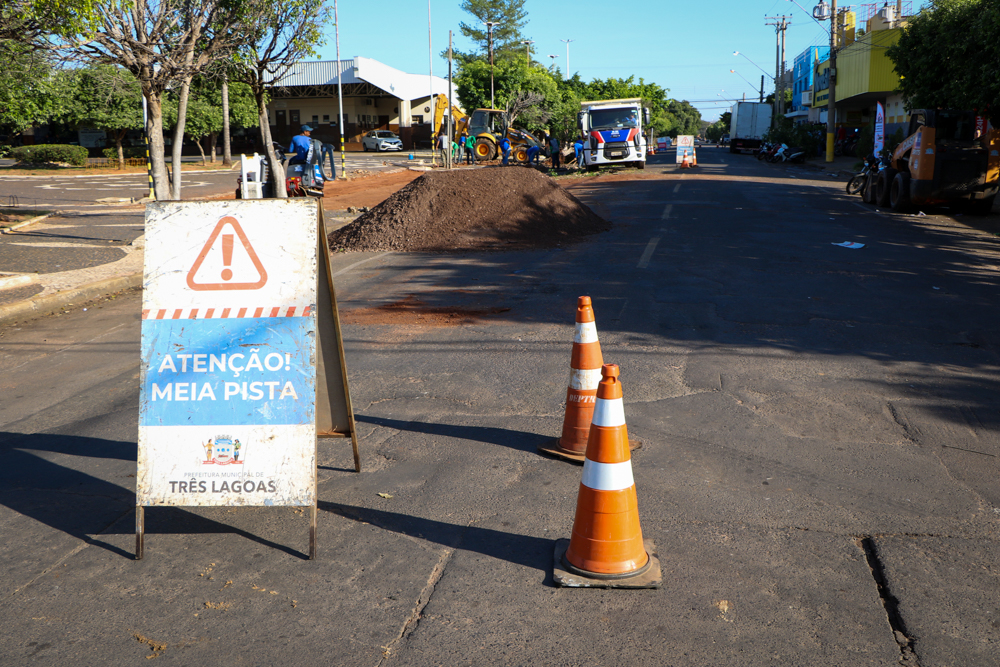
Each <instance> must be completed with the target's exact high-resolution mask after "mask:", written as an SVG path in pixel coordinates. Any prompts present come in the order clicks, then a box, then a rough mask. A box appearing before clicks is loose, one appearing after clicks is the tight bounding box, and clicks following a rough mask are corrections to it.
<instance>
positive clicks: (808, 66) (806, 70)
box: [785, 45, 830, 123]
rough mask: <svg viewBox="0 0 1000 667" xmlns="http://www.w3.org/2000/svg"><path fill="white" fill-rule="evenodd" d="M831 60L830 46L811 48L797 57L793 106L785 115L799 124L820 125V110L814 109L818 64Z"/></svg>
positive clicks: (793, 72) (793, 85) (794, 66)
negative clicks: (814, 88)
mask: <svg viewBox="0 0 1000 667" xmlns="http://www.w3.org/2000/svg"><path fill="white" fill-rule="evenodd" d="M829 59H830V46H829V45H826V46H810V47H809V48H808V49H806V50H805V51H803V52H802V53H800V54H799V55H797V56H795V61H794V65H793V66H792V77H793V78H792V104H791V107H790V108H789V110H788V113H786V114H785V117H786V118H792V119H794V120H795V122H797V123H819V122H821V121H820V117H819V113H820V111H819V109H817V108H814V107H813V99H812V95H813V83H814V78H815V75H816V64H817V63H820V62H823V61H825V60H829Z"/></svg>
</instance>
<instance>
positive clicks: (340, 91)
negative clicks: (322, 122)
mask: <svg viewBox="0 0 1000 667" xmlns="http://www.w3.org/2000/svg"><path fill="white" fill-rule="evenodd" d="M333 25H334V26H335V27H336V35H337V108H338V110H339V111H340V122H339V123H337V126H338V127H337V129H339V130H340V177H341V178H342V179H344V180H347V155H346V154H345V152H344V151H345V150H346V149H345V148H344V86H343V85H342V84H341V83H340V79H341V78H342V76H343V72H344V66H343V65H342V64H341V62H340V17H339V16H338V14H337V0H333ZM330 169H331V171H332V169H333V165H330Z"/></svg>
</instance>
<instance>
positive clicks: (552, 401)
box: [0, 148, 1000, 667]
mask: <svg viewBox="0 0 1000 667" xmlns="http://www.w3.org/2000/svg"><path fill="white" fill-rule="evenodd" d="M672 157H673V156H672V154H670V153H668V154H666V155H664V156H658V157H657V158H656V162H655V163H654V164H652V165H650V167H649V168H648V169H647V170H646V171H645V172H642V173H637V174H633V175H631V176H624V175H623V176H621V177H616V178H620V179H621V180H615V179H614V178H612V179H609V178H598V179H588V178H580V179H573V183H572V185H571V187H572V189H573V192H574V194H576V196H578V197H579V198H580V199H582V200H583V201H585V202H587V203H588V204H590V205H591V206H592V207H593V208H594V209H595V210H596V211H597V212H599V213H600V214H601V215H604V216H605V217H607V218H608V219H610V220H612V221H613V222H614V223H615V227H614V229H613V230H612V231H610V232H608V233H606V234H602V235H600V236H598V237H594V238H593V239H591V240H588V241H586V242H584V243H580V244H576V245H571V246H566V247H563V248H558V249H553V250H545V251H535V252H516V253H496V254H473V253H469V254H462V255H423V254H408V253H385V254H356V253H350V254H338V255H337V256H335V258H334V260H335V262H336V267H335V270H336V271H337V272H338V275H337V277H336V280H337V288H338V292H339V298H340V306H341V312H342V316H343V319H344V322H345V324H344V335H345V345H346V350H347V360H348V367H349V368H348V370H349V375H350V380H351V391H352V395H353V400H354V408H355V413H356V415H357V420H358V425H359V432H360V435H361V441H360V444H361V450H362V459H363V472H362V473H360V474H357V473H354V472H352V470H351V455H350V448H349V446H347V445H345V443H343V442H339V441H323V442H321V444H320V450H319V464H320V465H319V497H320V519H319V558H318V559H317V560H315V561H309V560H306V558H305V552H306V548H307V545H306V538H307V514H305V513H302V512H301V510H300V511H296V510H292V509H285V508H259V509H248V508H239V509H235V508H234V509H226V508H216V509H195V508H173V509H171V508H153V509H151V510H149V511H148V512H147V538H146V558H145V559H144V560H143V561H139V562H136V561H133V560H132V559H131V554H132V549H133V546H134V536H133V530H134V521H133V516H134V510H133V505H134V481H135V479H134V475H135V472H136V469H135V460H136V432H137V421H136V420H137V412H138V371H139V324H140V322H139V296H138V294H124V295H122V296H120V297H118V298H116V299H114V300H110V301H104V302H101V303H97V304H91V305H89V306H88V310H87V311H86V312H84V311H82V310H81V309H79V308H75V309H72V311H71V312H68V313H66V314H63V315H59V316H56V317H50V318H44V319H40V320H36V321H33V322H30V323H28V324H26V325H23V326H21V327H18V328H7V329H3V330H0V336H2V337H0V377H2V378H3V379H2V380H0V389H2V391H3V396H4V401H2V402H0V452H2V453H0V456H2V457H3V458H2V462H3V465H2V466H0V480H2V486H0V504H2V507H0V525H2V527H3V533H4V535H5V536H7V539H6V540H5V543H4V544H3V545H2V546H0V555H2V558H3V561H4V563H5V564H6V567H5V570H4V574H5V576H4V577H3V578H2V587H0V589H2V590H0V592H2V594H3V595H4V596H5V600H6V602H5V604H4V605H2V607H0V622H2V623H3V626H4V628H5V634H4V639H3V641H2V642H0V663H3V664H39V665H56V664H59V665H63V664H107V665H130V664H135V663H136V662H137V661H140V660H143V659H144V658H149V657H157V658H158V660H159V661H161V663H158V664H190V665H195V664H199V665H200V664H222V663H225V664H227V665H263V664H268V665H279V664H289V665H290V664H295V665H320V664H323V665H329V664H338V665H372V666H373V667H374V666H375V665H449V666H450V665H466V664H468V665H483V664H498V665H625V664H630V665H656V666H660V665H698V666H703V665H762V664H780V665H813V664H822V665H845V666H848V665H849V666H851V667H856V666H858V665H873V666H874V665H879V666H882V665H894V664H900V663H902V664H906V665H911V666H912V665H920V666H921V667H937V666H942V667H943V666H945V665H956V664H961V665H963V666H977V665H983V666H987V665H994V664H995V663H996V658H995V655H996V651H997V646H996V644H997V639H996V627H998V625H1000V619H998V618H996V614H997V612H996V604H995V600H996V599H997V597H998V594H1000V584H998V581H997V573H998V571H1000V559H998V556H997V548H996V547H997V527H998V525H1000V490H998V488H997V483H996V480H997V472H998V471H997V460H998V458H997V457H998V456H1000V440H998V437H997V426H998V420H1000V412H998V409H997V408H998V401H997V398H996V396H997V384H998V378H1000V376H998V367H1000V363H998V362H1000V359H998V354H997V352H998V348H997V345H998V341H997V339H996V332H997V331H998V330H1000V315H998V313H997V309H996V308H995V307H994V306H995V295H996V291H997V282H998V277H1000V273H998V272H1000V252H998V248H997V240H996V236H995V235H994V233H993V232H995V231H996V226H997V222H998V221H997V218H996V217H992V218H986V219H966V218H958V219H954V218H950V217H946V216H942V215H934V214H933V213H934V212H931V213H932V214H931V215H927V216H895V215H889V214H880V213H876V212H873V211H872V210H871V209H870V208H868V207H865V206H863V205H859V200H858V199H857V198H856V197H854V198H850V197H847V196H846V195H844V194H843V189H842V183H840V182H833V183H831V182H830V180H831V179H828V178H825V177H823V176H822V175H821V174H818V173H816V172H810V171H808V170H803V169H801V168H785V167H782V166H779V165H767V164H760V163H758V162H757V161H755V160H753V159H752V158H751V157H749V156H736V155H731V154H729V153H728V152H726V151H723V150H715V149H705V148H702V149H699V164H700V167H699V168H698V169H697V170H691V171H684V172H681V171H678V170H677V169H676V167H675V166H674V165H673V164H669V161H670V160H672ZM657 163H658V164H657ZM565 182H566V183H569V182H570V180H569V179H568V180H567V181H565ZM845 241H852V242H857V243H862V244H864V247H863V248H860V249H850V248H845V247H841V246H838V245H834V244H835V243H841V242H845ZM581 294H589V295H590V296H592V297H593V299H594V308H595V312H596V317H597V329H598V332H599V335H600V338H601V345H602V348H603V352H604V358H605V361H607V362H614V363H618V364H620V365H621V368H622V374H621V380H622V385H623V388H624V392H625V414H626V418H627V420H628V427H629V432H630V435H631V436H632V437H634V438H637V439H639V440H642V441H643V443H644V444H643V447H642V448H641V449H640V450H638V451H636V452H635V454H634V457H633V468H634V473H635V479H636V485H637V489H638V496H639V511H640V517H641V520H642V528H643V533H644V535H645V536H646V537H648V538H651V539H653V540H654V541H655V542H656V545H657V552H658V554H659V557H660V560H661V562H662V564H663V578H664V586H663V589H662V590H658V591H600V590H574V589H560V588H555V587H554V586H553V584H552V578H551V570H552V552H553V546H554V541H555V539H557V538H561V537H568V535H569V530H570V528H571V525H572V521H573V513H574V510H575V499H576V492H577V488H578V486H579V483H580V468H579V467H576V466H573V465H570V464H567V463H562V462H559V461H555V460H551V459H548V458H544V457H542V456H539V455H538V454H537V452H536V447H537V446H538V445H539V444H541V443H544V442H546V441H547V440H548V439H550V438H552V437H554V436H555V435H557V434H558V431H559V428H560V425H561V416H562V405H561V401H562V400H563V398H564V397H565V388H566V383H567V379H568V375H569V373H568V368H567V366H568V364H569V357H570V342H571V340H572V336H573V314H574V310H575V302H576V297H577V296H578V295H581ZM406 299H408V300H409V301H408V303H410V304H414V303H419V304H422V305H420V306H418V307H416V308H415V309H406V308H389V309H380V308H379V307H380V306H384V305H387V304H393V303H397V302H400V301H403V300H406ZM484 309H501V310H502V309H509V310H503V312H501V313H500V314H497V315H492V316H486V317H478V316H476V315H475V313H477V312H482V311H483V310H484ZM443 312H450V313H454V314H456V315H459V317H457V318H454V319H452V320H450V324H445V323H442V321H441V318H440V317H434V315H440V314H441V313H443ZM372 313H377V314H381V316H380V317H371V314H372ZM392 313H395V315H392ZM463 315H464V316H463ZM380 493H382V494H386V495H389V496H391V497H390V498H383V497H381V496H379V494H380Z"/></svg>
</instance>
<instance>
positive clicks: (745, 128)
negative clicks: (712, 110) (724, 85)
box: [729, 102, 771, 153]
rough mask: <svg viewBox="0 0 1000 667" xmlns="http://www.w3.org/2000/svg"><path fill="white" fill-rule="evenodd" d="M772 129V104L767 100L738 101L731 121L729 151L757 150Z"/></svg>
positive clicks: (734, 106)
mask: <svg viewBox="0 0 1000 667" xmlns="http://www.w3.org/2000/svg"><path fill="white" fill-rule="evenodd" d="M769 129H771V105H770V104H767V103H766V102H737V103H736V104H734V105H733V111H732V118H731V119H730V121H729V152H730V153H742V152H743V151H745V150H756V149H757V148H758V147H760V144H761V142H762V141H763V140H764V133H765V132H767V131H768V130H769Z"/></svg>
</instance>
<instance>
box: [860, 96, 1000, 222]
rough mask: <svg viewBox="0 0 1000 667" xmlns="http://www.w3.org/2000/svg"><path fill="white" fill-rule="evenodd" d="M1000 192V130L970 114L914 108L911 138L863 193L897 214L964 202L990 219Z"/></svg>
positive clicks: (911, 115) (870, 200)
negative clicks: (918, 208)
mask: <svg viewBox="0 0 1000 667" xmlns="http://www.w3.org/2000/svg"><path fill="white" fill-rule="evenodd" d="M872 186H874V187H872ZM998 189H1000V130H998V129H997V128H993V127H990V126H989V125H988V124H987V123H986V120H985V119H984V118H979V119H977V117H976V115H975V113H973V112H971V111H957V110H952V109H914V110H913V111H911V112H910V127H909V132H908V133H907V137H906V139H904V140H903V141H902V142H901V143H900V144H899V146H897V147H896V149H895V150H894V151H893V153H892V156H891V157H890V158H889V165H888V166H887V167H885V168H884V169H882V170H881V171H880V172H879V173H878V176H877V178H876V179H875V182H874V183H873V184H869V185H868V187H866V188H865V191H864V192H863V195H864V197H865V200H866V201H868V202H869V203H874V204H877V205H878V206H883V207H890V208H892V210H894V211H906V210H908V209H910V208H911V207H913V206H917V205H921V206H925V205H934V204H961V205H963V206H964V208H965V209H966V210H967V211H968V212H970V213H973V214H979V215H986V214H987V213H989V212H990V210H991V209H992V208H993V202H994V201H996V197H997V191H998ZM873 200H874V201H873Z"/></svg>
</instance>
